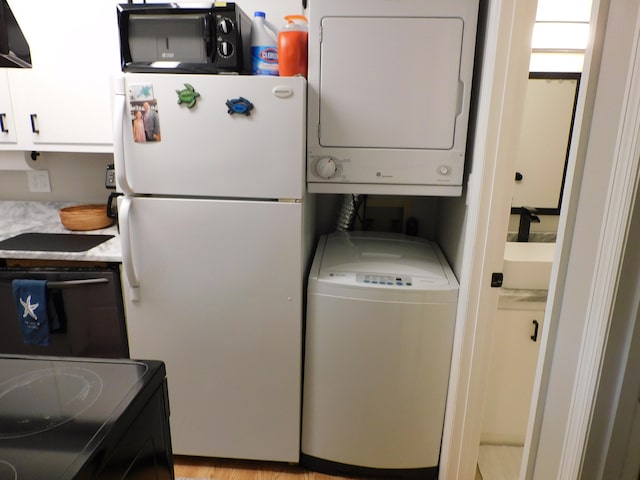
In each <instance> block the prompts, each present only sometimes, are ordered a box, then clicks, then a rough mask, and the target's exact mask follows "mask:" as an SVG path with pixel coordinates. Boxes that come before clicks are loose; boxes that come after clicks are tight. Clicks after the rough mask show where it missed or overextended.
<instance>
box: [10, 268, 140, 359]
mask: <svg viewBox="0 0 640 480" xmlns="http://www.w3.org/2000/svg"><path fill="white" fill-rule="evenodd" d="M25 280H34V281H39V282H34V283H40V284H44V295H43V296H42V298H41V297H37V295H36V294H35V292H34V293H33V295H31V294H30V292H28V291H27V292H26V293H22V295H21V296H20V295H17V294H16V291H15V289H14V287H15V286H16V284H17V282H18V284H19V283H20V282H21V283H24V281H25ZM42 281H44V282H42ZM43 300H44V303H45V304H46V305H42V303H43ZM36 304H39V305H38V307H35V305H36ZM37 308H39V310H37ZM45 310H46V319H47V323H48V325H42V326H41V328H45V329H46V332H42V334H38V337H37V338H35V340H34V338H32V337H31V338H30V337H29V334H30V332H29V331H27V330H26V328H27V327H29V326H30V325H33V324H35V322H36V321H37V320H36V319H35V318H34V317H37V316H38V315H37V312H40V311H45ZM0 329H1V330H2V335H0V353H2V354H19V355H53V356H72V357H93V358H129V347H128V341H127V332H126V324H125V317H124V306H123V302H122V291H121V285H120V272H119V266H118V265H117V264H103V265H100V266H91V267H83V268H78V267H1V268H0Z"/></svg>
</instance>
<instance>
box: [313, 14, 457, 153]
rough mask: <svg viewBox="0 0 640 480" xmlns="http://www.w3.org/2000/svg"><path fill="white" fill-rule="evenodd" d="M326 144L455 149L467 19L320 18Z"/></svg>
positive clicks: (322, 118) (322, 129)
mask: <svg viewBox="0 0 640 480" xmlns="http://www.w3.org/2000/svg"><path fill="white" fill-rule="evenodd" d="M321 28H322V43H321V53H320V55H321V59H320V65H321V72H320V84H319V85H320V91H319V101H320V106H319V109H320V132H319V134H320V145H322V146H325V147H355V148H358V147H365V148H366V147H373V148H403V149H406V148H409V149H411V148H417V149H440V150H448V149H451V148H452V147H453V144H454V133H455V126H456V117H457V116H458V114H459V113H460V110H461V108H462V105H461V102H462V89H463V85H462V83H461V82H460V59H461V52H462V33H463V21H462V19H461V18H454V17H451V18H431V17H421V18H418V17H416V18H408V17H397V18H393V17H325V18H323V19H322V27H321Z"/></svg>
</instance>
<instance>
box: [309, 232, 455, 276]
mask: <svg viewBox="0 0 640 480" xmlns="http://www.w3.org/2000/svg"><path fill="white" fill-rule="evenodd" d="M453 278H454V277H453V274H452V273H451V269H450V268H449V265H448V264H447V263H446V261H445V260H444V257H443V256H442V253H441V252H440V250H439V248H438V246H437V245H436V244H435V243H434V242H429V241H427V240H424V239H421V238H417V237H410V236H406V235H400V234H385V233H380V232H340V233H333V234H330V235H328V237H327V243H326V246H325V249H324V254H323V257H322V263H321V266H320V272H319V279H322V280H328V281H335V282H337V283H352V282H353V283H356V284H373V285H376V284H377V285H389V286H391V285H393V286H407V285H408V286H412V285H414V286H417V285H418V284H420V285H423V286H427V285H428V286H429V287H431V288H433V287H453V286H456V287H457V282H455V281H453V282H452V281H451V280H452V279H453ZM452 283H454V284H455V285H452Z"/></svg>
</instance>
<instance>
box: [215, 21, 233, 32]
mask: <svg viewBox="0 0 640 480" xmlns="http://www.w3.org/2000/svg"><path fill="white" fill-rule="evenodd" d="M232 30H233V21H232V20H231V19H230V18H226V17H225V18H222V19H221V20H220V21H219V22H218V31H219V32H220V33H231V31H232Z"/></svg>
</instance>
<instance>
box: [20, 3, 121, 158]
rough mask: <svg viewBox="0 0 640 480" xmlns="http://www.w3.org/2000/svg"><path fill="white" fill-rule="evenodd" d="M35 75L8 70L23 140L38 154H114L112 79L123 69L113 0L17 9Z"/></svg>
mask: <svg viewBox="0 0 640 480" xmlns="http://www.w3.org/2000/svg"><path fill="white" fill-rule="evenodd" d="M12 9H13V13H14V15H15V17H16V19H17V21H18V23H19V25H20V27H21V28H22V31H23V33H24V35H25V37H26V38H27V41H28V43H29V47H30V49H31V60H32V64H33V68H31V69H11V70H10V71H9V72H8V76H9V83H10V85H11V94H12V97H13V100H14V107H15V114H16V126H17V128H18V136H19V138H20V142H21V143H22V144H24V145H25V146H26V147H27V148H33V149H37V150H68V151H111V150H112V149H113V147H112V142H113V139H112V127H111V95H110V92H111V88H110V84H111V78H112V77H113V75H114V74H115V73H117V72H118V71H119V51H118V45H119V44H118V35H117V15H116V6H115V3H114V2H113V1H112V0H96V1H92V2H90V3H87V2H86V1H83V0H69V1H67V2H65V4H64V8H61V7H60V4H58V3H56V2H51V1H49V0H21V1H20V2H13V3H12Z"/></svg>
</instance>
